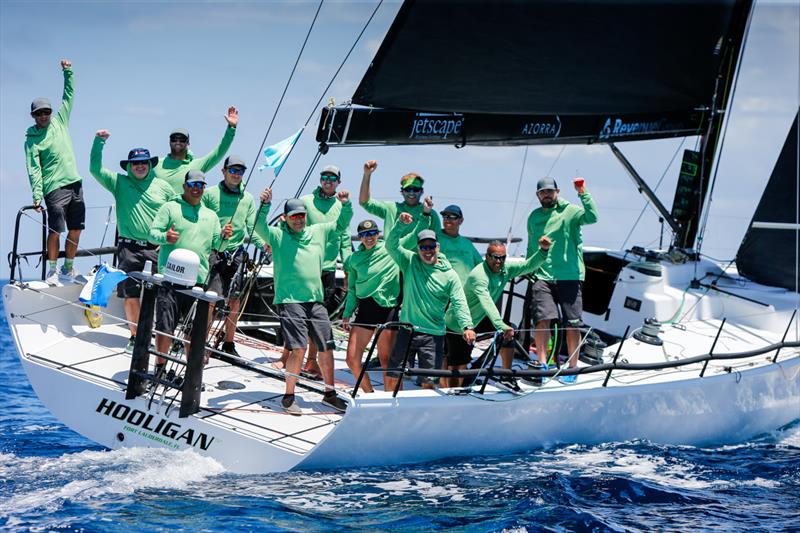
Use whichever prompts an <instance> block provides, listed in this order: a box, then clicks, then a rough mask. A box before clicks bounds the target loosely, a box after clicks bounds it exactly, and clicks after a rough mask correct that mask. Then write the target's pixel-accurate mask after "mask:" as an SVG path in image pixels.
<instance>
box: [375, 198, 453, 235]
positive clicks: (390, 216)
mask: <svg viewBox="0 0 800 533" xmlns="http://www.w3.org/2000/svg"><path fill="white" fill-rule="evenodd" d="M361 207H363V208H364V210H365V211H366V212H367V213H369V214H370V215H373V216H376V217H380V218H381V219H383V234H384V235H389V233H391V231H392V228H394V226H395V224H397V219H398V218H399V217H400V213H409V214H410V215H411V216H412V217H414V222H417V221H419V220H420V217H421V216H422V213H423V208H424V206H423V204H422V202H420V203H418V204H417V205H415V206H410V205H407V204H406V203H405V202H391V201H389V200H375V199H374V198H370V199H369V200H367V201H366V202H363V203H362V204H361ZM424 220H425V222H426V223H427V226H425V227H424V228H421V229H420V231H422V229H432V230H433V231H436V232H440V231H441V230H442V221H441V220H439V215H438V214H437V213H436V212H435V211H433V212H432V213H431V214H430V217H425V219H424Z"/></svg>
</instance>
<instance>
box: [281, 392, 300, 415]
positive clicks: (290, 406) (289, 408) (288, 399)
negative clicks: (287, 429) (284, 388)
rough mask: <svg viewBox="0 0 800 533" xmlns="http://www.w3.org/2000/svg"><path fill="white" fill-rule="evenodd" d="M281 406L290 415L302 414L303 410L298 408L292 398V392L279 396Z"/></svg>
mask: <svg viewBox="0 0 800 533" xmlns="http://www.w3.org/2000/svg"><path fill="white" fill-rule="evenodd" d="M281 407H283V408H284V410H285V411H286V412H287V413H289V414H290V415H294V416H300V415H301V414H303V410H302V409H300V406H299V405H297V402H296V401H295V399H294V394H284V395H283V398H281Z"/></svg>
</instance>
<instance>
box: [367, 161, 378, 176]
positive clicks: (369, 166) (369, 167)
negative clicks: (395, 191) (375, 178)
mask: <svg viewBox="0 0 800 533" xmlns="http://www.w3.org/2000/svg"><path fill="white" fill-rule="evenodd" d="M376 168H378V162H377V161H375V160H374V159H370V160H369V161H367V162H366V163H364V174H366V175H370V174H372V173H373V172H375V169H376Z"/></svg>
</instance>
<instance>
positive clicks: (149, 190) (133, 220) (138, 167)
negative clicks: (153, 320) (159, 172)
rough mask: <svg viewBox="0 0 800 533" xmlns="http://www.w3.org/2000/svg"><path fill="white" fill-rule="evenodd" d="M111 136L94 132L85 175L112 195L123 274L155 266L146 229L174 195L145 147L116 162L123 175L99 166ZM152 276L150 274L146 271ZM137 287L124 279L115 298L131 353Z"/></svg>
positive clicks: (136, 318) (153, 248) (154, 252)
mask: <svg viewBox="0 0 800 533" xmlns="http://www.w3.org/2000/svg"><path fill="white" fill-rule="evenodd" d="M110 136H111V133H109V131H108V130H98V131H97V133H96V134H95V138H94V143H93V144H92V153H91V157H90V159H89V172H90V173H91V174H92V176H94V178H95V179H96V180H97V181H98V183H100V185H102V186H103V188H105V189H106V190H108V192H110V193H111V194H112V195H113V196H114V203H115V205H116V212H117V233H119V239H118V241H117V267H118V268H120V269H121V270H124V271H125V272H134V271H142V270H143V269H144V265H145V262H146V261H151V263H152V265H153V268H155V265H157V264H158V246H156V245H155V244H152V243H150V242H148V240H147V239H148V238H149V237H150V227H151V226H152V225H153V220H154V219H155V217H156V213H158V210H159V209H161V206H162V205H164V204H165V203H167V202H168V201H169V200H172V199H173V198H174V197H175V193H174V191H173V190H172V187H170V186H169V185H168V184H167V183H166V182H165V181H162V180H159V179H156V178H155V175H154V174H153V167H155V165H156V163H158V157H150V151H149V150H147V149H146V148H134V149H133V150H131V151H130V152H128V159H123V160H122V161H120V162H119V164H120V166H121V167H122V168H123V170H125V171H126V173H125V174H122V173H118V172H113V171H111V170H109V169H108V168H106V167H104V166H103V147H104V146H105V144H106V141H107V140H108V138H109V137H110ZM148 274H152V272H148ZM141 289H142V287H141V284H140V283H139V282H138V281H136V280H134V279H133V278H127V279H126V280H124V281H123V282H121V283H120V284H119V285H117V297H119V298H123V299H124V300H123V306H124V308H125V317H126V318H127V319H128V328H129V329H130V331H131V338H130V340H129V341H128V346H127V347H126V351H128V352H132V351H133V339H134V337H135V336H136V324H137V322H138V321H139V296H140V294H141Z"/></svg>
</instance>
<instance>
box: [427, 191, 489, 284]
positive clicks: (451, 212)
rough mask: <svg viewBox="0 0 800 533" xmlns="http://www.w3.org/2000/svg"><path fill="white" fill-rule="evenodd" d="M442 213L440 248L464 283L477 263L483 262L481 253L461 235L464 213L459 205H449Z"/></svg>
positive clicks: (439, 233)
mask: <svg viewBox="0 0 800 533" xmlns="http://www.w3.org/2000/svg"><path fill="white" fill-rule="evenodd" d="M439 213H440V214H441V215H442V231H440V232H438V237H439V249H440V250H441V252H442V253H443V254H444V255H445V257H447V260H448V261H450V264H451V265H453V270H455V271H456V274H458V279H459V280H461V283H462V285H463V283H464V281H465V280H466V279H467V276H469V273H470V272H471V271H472V269H473V268H475V265H477V264H479V263H480V262H481V254H480V253H478V250H476V249H475V245H474V244H472V242H470V240H469V239H467V238H466V237H463V236H461V235H459V231H460V230H461V224H463V223H464V214H463V213H462V212H461V208H460V207H459V206H457V205H448V206H447V207H445V208H444V209H442V210H441V211H440V212H439Z"/></svg>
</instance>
